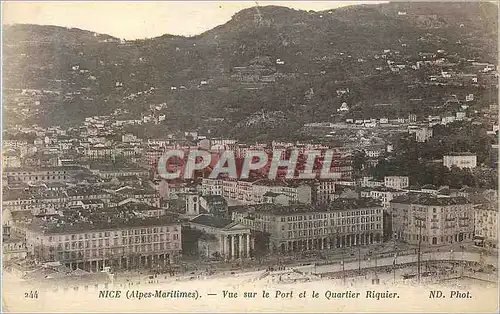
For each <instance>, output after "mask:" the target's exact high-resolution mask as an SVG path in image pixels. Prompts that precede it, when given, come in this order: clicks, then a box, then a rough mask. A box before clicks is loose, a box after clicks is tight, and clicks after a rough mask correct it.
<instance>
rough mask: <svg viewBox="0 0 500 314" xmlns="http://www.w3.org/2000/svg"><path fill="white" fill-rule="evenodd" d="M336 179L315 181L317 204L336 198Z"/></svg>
mask: <svg viewBox="0 0 500 314" xmlns="http://www.w3.org/2000/svg"><path fill="white" fill-rule="evenodd" d="M335 183H336V182H335V181H333V180H319V181H318V182H316V183H315V186H314V192H315V194H316V195H315V196H316V203H317V204H326V203H328V202H330V201H332V200H333V199H334V198H335Z"/></svg>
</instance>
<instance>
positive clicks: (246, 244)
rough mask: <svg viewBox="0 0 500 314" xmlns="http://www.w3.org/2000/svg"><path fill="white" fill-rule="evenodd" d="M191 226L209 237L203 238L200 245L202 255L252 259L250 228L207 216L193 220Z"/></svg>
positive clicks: (229, 258)
mask: <svg viewBox="0 0 500 314" xmlns="http://www.w3.org/2000/svg"><path fill="white" fill-rule="evenodd" d="M189 224H190V226H191V227H192V228H193V229H197V230H200V231H202V232H203V233H204V234H205V235H208V236H205V237H203V241H201V244H202V245H199V253H200V254H201V255H204V256H207V257H211V256H214V254H215V255H218V256H220V257H222V258H223V259H225V260H231V259H237V258H249V257H250V253H251V251H252V250H253V248H254V242H253V241H254V240H253V239H252V237H251V232H250V228H249V227H247V226H245V225H243V224H241V223H238V222H233V221H231V220H229V219H221V218H218V217H214V216H211V215H206V214H201V215H199V216H197V217H195V218H193V219H191V220H190V222H189ZM199 244H200V242H199ZM200 246H201V247H200Z"/></svg>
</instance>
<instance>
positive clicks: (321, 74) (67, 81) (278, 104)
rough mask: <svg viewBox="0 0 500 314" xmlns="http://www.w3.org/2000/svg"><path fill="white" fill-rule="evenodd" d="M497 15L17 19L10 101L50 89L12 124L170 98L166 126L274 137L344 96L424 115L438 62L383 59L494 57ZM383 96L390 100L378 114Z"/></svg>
mask: <svg viewBox="0 0 500 314" xmlns="http://www.w3.org/2000/svg"><path fill="white" fill-rule="evenodd" d="M497 15H498V9H497V6H496V5H494V4H491V3H446V4H443V3H441V4H439V3H438V4H435V3H389V4H378V5H360V6H352V7H344V8H340V9H336V10H329V11H322V12H312V11H311V12H307V11H301V10H293V9H288V8H284V7H278V6H267V7H260V8H259V10H258V11H257V10H256V9H255V8H250V9H245V10H243V11H241V12H239V13H237V14H235V15H234V16H233V17H232V19H231V20H230V21H228V22H227V23H225V24H223V25H220V26H218V27H216V28H214V29H212V30H209V31H207V32H205V33H203V34H200V35H198V36H194V37H189V38H187V37H182V36H171V35H164V36H160V37H157V38H153V39H148V40H137V41H127V42H120V40H119V39H116V38H113V37H111V36H107V35H102V34H94V33H92V32H88V31H83V30H78V29H67V28H61V27H55V26H38V25H16V26H11V27H8V28H5V29H4V30H3V37H4V38H3V40H4V87H5V88H6V92H5V93H4V103H5V105H6V106H16V105H17V103H16V98H18V97H15V94H16V93H17V92H16V91H14V89H44V90H50V91H53V92H54V93H51V94H44V95H43V96H41V97H40V99H39V104H38V105H37V107H36V110H34V109H33V108H28V109H29V110H28V111H27V112H28V113H27V114H25V116H21V117H20V116H15V115H14V114H12V115H10V116H9V114H8V113H7V114H6V116H5V117H6V123H16V122H18V121H25V122H26V121H29V122H32V123H39V124H71V123H75V122H79V121H82V120H83V119H84V118H85V117H87V116H90V115H96V114H108V113H110V112H112V111H113V110H114V109H115V108H126V109H129V110H130V111H131V114H135V115H140V114H141V113H145V112H146V111H147V110H148V108H149V106H150V105H151V104H159V103H167V104H168V113H167V120H166V121H165V123H166V127H168V128H171V129H172V128H180V129H198V128H201V129H203V128H206V127H210V129H211V130H212V131H213V132H215V134H221V135H222V134H228V135H232V136H236V137H248V136H257V137H264V138H266V137H279V136H281V135H283V134H290V132H294V131H297V130H298V129H299V128H300V127H301V126H302V125H303V124H304V123H308V122H315V121H328V120H331V119H335V117H334V114H335V113H336V109H337V108H339V107H340V104H341V103H342V102H344V101H345V102H348V103H349V105H352V107H353V108H354V110H353V111H354V113H356V112H357V113H358V114H359V115H377V114H383V115H387V116H390V115H397V114H401V113H404V112H410V111H416V112H417V113H418V111H419V110H421V109H422V108H415V107H412V106H413V105H412V104H410V103H409V102H408V100H409V99H411V98H422V97H421V96H422V94H424V95H429V97H430V98H432V97H434V98H436V99H439V98H440V97H441V96H443V97H444V96H446V95H447V94H449V93H450V92H454V93H455V92H456V91H455V90H454V88H453V87H449V88H448V87H447V88H431V89H430V90H429V89H428V87H427V86H426V85H425V83H426V80H427V77H428V76H429V74H434V72H435V69H432V68H424V69H419V70H418V71H408V70H405V71H401V72H398V73H393V72H391V71H390V70H389V68H388V65H387V58H389V57H390V58H391V60H394V62H396V63H400V64H406V65H408V66H409V65H411V64H415V63H416V62H417V60H420V59H419V58H421V56H420V54H421V53H435V52H436V51H438V50H444V51H445V53H444V55H443V57H445V58H446V59H447V60H448V61H449V62H453V63H455V64H458V65H464V64H465V62H466V60H471V59H473V60H475V61H479V62H490V63H495V64H496V56H497V53H496V51H497V38H498V36H497ZM384 51H390V53H384ZM383 55H387V56H385V57H383ZM384 58H385V59H384ZM277 59H279V60H281V62H278V61H277ZM202 81H204V82H205V83H204V84H202V83H201V82H202ZM151 87H153V88H154V90H153V92H149V93H143V92H144V91H146V90H151ZM173 87H175V88H176V89H173ZM181 87H182V88H181ZM311 88H312V90H313V94H312V95H309V96H307V97H306V92H307V91H309V90H310V89H311ZM343 88H349V89H350V91H351V92H350V93H348V94H346V95H342V96H341V97H339V96H338V95H337V94H336V90H338V89H343ZM463 92H464V93H465V92H466V91H465V90H464V91H463ZM475 93H476V94H479V96H478V97H479V99H480V98H481V95H482V94H484V95H490V96H488V97H490V98H491V94H492V93H491V92H490V91H489V90H488V89H487V88H486V89H480V90H475ZM494 94H496V92H495V93H494ZM131 95H133V96H131ZM484 97H486V96H484ZM490 100H491V99H490ZM17 101H18V100H17ZM432 101H434V100H432ZM377 103H392V104H393V106H392V107H390V110H387V109H384V112H377V109H376V108H375V107H374V106H373V105H375V104H377ZM25 105H26V104H25ZM261 112H267V113H269V114H271V115H272V113H273V112H281V113H280V119H278V120H276V119H274V120H272V121H271V122H268V121H263V122H262V123H260V124H259V123H254V122H253V121H254V120H255V119H253V118H252V119H253V120H252V122H251V123H250V122H249V121H247V120H248V119H249V118H250V116H252V115H255V114H256V113H259V114H260V113H261ZM260 120H261V119H258V120H255V121H260ZM207 121H217V122H210V123H207ZM269 123H272V124H273V127H269ZM236 125H237V126H238V127H235V126H236Z"/></svg>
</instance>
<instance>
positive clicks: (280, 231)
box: [233, 199, 383, 252]
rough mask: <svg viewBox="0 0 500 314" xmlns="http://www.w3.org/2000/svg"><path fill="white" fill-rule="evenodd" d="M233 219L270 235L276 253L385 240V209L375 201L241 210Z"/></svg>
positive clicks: (345, 201) (254, 207)
mask: <svg viewBox="0 0 500 314" xmlns="http://www.w3.org/2000/svg"><path fill="white" fill-rule="evenodd" d="M233 220H235V221H237V222H240V223H242V224H246V223H248V222H251V224H250V225H249V227H251V228H253V229H254V230H257V231H261V232H266V233H269V234H270V239H269V241H270V249H271V250H272V251H275V252H278V251H279V252H301V251H305V250H322V249H329V248H334V247H337V248H339V247H349V246H355V245H367V244H373V243H379V242H381V241H382V233H383V225H382V207H381V206H380V205H379V203H378V202H377V201H374V200H372V199H339V200H336V201H334V202H330V203H329V204H327V205H323V206H314V207H313V206H311V205H289V206H279V205H270V204H261V205H254V206H249V207H240V208H238V209H235V210H234V211H233Z"/></svg>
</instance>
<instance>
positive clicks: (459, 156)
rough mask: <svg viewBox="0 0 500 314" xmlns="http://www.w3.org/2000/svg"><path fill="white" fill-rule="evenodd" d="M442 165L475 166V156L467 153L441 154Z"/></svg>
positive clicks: (449, 166)
mask: <svg viewBox="0 0 500 314" xmlns="http://www.w3.org/2000/svg"><path fill="white" fill-rule="evenodd" d="M443 165H444V166H445V167H448V168H451V167H452V166H456V167H458V168H476V167H477V156H476V155H474V154H468V153H454V154H450V155H445V156H443Z"/></svg>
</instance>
